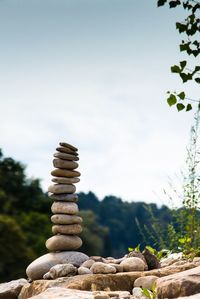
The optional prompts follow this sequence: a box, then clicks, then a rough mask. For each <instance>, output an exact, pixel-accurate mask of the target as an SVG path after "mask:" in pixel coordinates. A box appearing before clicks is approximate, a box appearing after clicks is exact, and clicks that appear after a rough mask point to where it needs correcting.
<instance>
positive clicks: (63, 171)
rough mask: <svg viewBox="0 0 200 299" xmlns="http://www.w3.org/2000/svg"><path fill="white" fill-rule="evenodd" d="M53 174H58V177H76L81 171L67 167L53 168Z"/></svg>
mask: <svg viewBox="0 0 200 299" xmlns="http://www.w3.org/2000/svg"><path fill="white" fill-rule="evenodd" d="M51 174H52V175H53V176H58V177H60V176H61V177H63V176H64V177H68V178H75V177H78V176H80V175H81V174H80V172H78V171H75V170H66V169H54V170H52V172H51Z"/></svg>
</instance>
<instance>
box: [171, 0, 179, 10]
mask: <svg viewBox="0 0 200 299" xmlns="http://www.w3.org/2000/svg"><path fill="white" fill-rule="evenodd" d="M180 4H181V2H180V0H176V1H170V2H169V7H170V8H174V7H176V6H178V5H180Z"/></svg>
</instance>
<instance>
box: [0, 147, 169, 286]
mask: <svg viewBox="0 0 200 299" xmlns="http://www.w3.org/2000/svg"><path fill="white" fill-rule="evenodd" d="M50 207H51V200H50V199H49V198H48V196H47V194H46V193H44V192H43V191H42V189H41V187H40V181H39V180H38V179H29V178H27V177H26V174H25V166H24V165H23V164H22V163H20V162H18V161H15V160H14V159H12V158H7V157H4V156H3V154H2V152H0V244H1V245H0V281H1V282H2V281H9V280H11V279H16V278H19V277H25V269H26V267H27V266H28V264H29V263H30V262H32V261H33V260H34V259H35V258H37V257H39V256H40V255H42V254H45V253H47V249H46V247H45V241H46V239H47V238H49V237H50V236H51V235H52V233H51V226H52V224H51V222H50V216H51V210H50ZM79 208H80V211H81V212H80V214H81V216H82V217H83V220H84V221H83V233H82V234H81V237H82V239H83V246H82V248H81V251H82V252H84V253H86V254H88V255H102V256H113V257H120V256H123V255H124V254H126V253H127V252H128V247H136V246H137V245H138V244H141V247H144V246H145V245H146V244H148V245H151V246H154V247H155V246H159V245H158V244H159V236H160V235H158V237H157V235H156V234H157V230H155V225H156V224H157V228H158V229H159V230H160V233H161V231H162V234H165V228H166V226H167V224H168V223H170V221H171V220H172V215H171V211H170V210H169V208H167V207H166V206H162V207H161V208H158V207H157V206H156V205H155V204H146V203H143V202H125V201H122V200H121V199H120V198H117V197H115V196H106V197H105V198H104V199H103V200H101V201H100V200H99V199H98V198H97V197H96V195H95V194H94V193H92V192H89V193H87V194H86V193H83V192H81V193H79ZM152 223H154V226H152ZM152 236H153V237H152Z"/></svg>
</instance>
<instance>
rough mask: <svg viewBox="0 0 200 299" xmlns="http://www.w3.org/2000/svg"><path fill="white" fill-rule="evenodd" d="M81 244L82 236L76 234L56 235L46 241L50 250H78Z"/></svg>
mask: <svg viewBox="0 0 200 299" xmlns="http://www.w3.org/2000/svg"><path fill="white" fill-rule="evenodd" d="M81 245H82V240H81V238H79V237H78V236H74V235H73V236H70V235H56V236H53V237H51V238H49V239H48V240H47V241H46V247H47V249H48V250H50V251H63V250H76V249H78V248H79V247H81Z"/></svg>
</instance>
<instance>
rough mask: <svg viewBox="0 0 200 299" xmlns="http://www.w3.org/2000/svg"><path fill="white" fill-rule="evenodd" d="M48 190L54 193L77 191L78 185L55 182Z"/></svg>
mask: <svg viewBox="0 0 200 299" xmlns="http://www.w3.org/2000/svg"><path fill="white" fill-rule="evenodd" d="M48 191H49V192H52V193H54V194H62V193H74V192H75V191H76V187H75V186H74V185H72V184H71V185H69V184H55V185H51V186H49V188H48Z"/></svg>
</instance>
